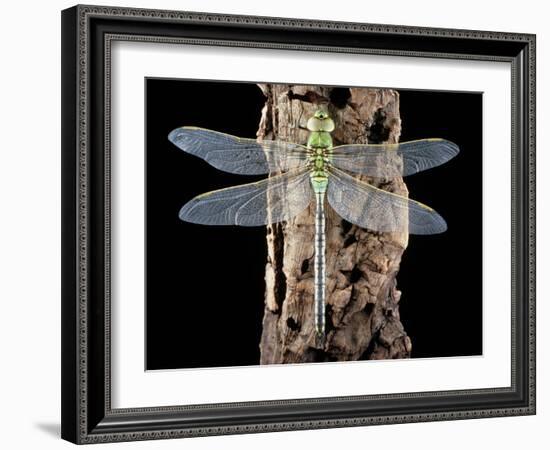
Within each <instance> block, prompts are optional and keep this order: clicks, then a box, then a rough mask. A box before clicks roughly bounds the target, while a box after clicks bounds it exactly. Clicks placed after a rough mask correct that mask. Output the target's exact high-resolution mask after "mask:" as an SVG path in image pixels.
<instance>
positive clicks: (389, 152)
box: [331, 139, 459, 178]
mask: <svg viewBox="0 0 550 450" xmlns="http://www.w3.org/2000/svg"><path fill="white" fill-rule="evenodd" d="M458 152H459V149H458V146H457V145H456V144H455V143H453V142H450V141H447V140H445V139H421V140H418V141H409V142H402V143H400V144H362V145H361V144H357V145H340V146H338V147H334V149H333V155H332V161H331V162H332V164H334V165H335V166H336V167H339V168H340V169H344V170H349V171H351V172H355V173H359V174H363V175H369V176H371V177H380V178H395V177H400V176H407V175H412V174H414V173H417V172H421V171H423V170H426V169H430V168H432V167H436V166H439V165H441V164H443V163H446V162H447V161H449V160H450V159H451V158H454V157H455V156H456V155H457V154H458Z"/></svg>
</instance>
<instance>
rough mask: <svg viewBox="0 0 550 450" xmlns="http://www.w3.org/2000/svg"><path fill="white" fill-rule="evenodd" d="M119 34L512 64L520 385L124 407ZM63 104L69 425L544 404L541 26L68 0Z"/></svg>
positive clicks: (261, 423)
mask: <svg viewBox="0 0 550 450" xmlns="http://www.w3.org/2000/svg"><path fill="white" fill-rule="evenodd" d="M114 42H143V43H155V44H158V45H159V46H160V45H165V44H171V45H178V44H182V43H184V44H186V45H199V46H217V47H227V48H254V49H266V50H268V49H276V50H280V51H283V52H284V51H296V50H299V51H302V52H323V53H324V52H327V53H335V54H347V55H380V56H389V57H392V56H394V57H410V58H420V59H422V58H435V59H444V60H452V61H457V62H460V61H486V62H503V63H506V64H509V65H510V73H511V83H510V85H511V112H512V117H511V120H510V127H511V155H512V161H511V167H512V171H511V175H510V176H511V192H510V196H511V211H510V217H511V237H510V238H511V243H512V244H511V255H512V258H511V262H510V267H511V302H510V304H511V307H512V309H511V311H510V317H511V343H510V344H511V345H510V361H511V364H510V365H511V367H510V369H511V370H510V374H509V375H510V380H511V383H510V385H509V386H504V387H503V386H492V387H486V388H479V389H477V388H476V389H459V390H433V391H421V392H406V393H379V394H375V395H373V394H370V395H353V396H346V395H338V394H337V393H336V395H335V396H330V397H309V398H306V397H304V398H300V397H298V398H290V399H288V398H287V399H278V400H262V399H258V401H242V402H231V403H223V402H220V403H204V404H196V403H195V404H185V405H179V404H178V402H177V401H176V400H174V403H173V404H171V405H170V406H158V405H150V406H145V407H131V408H115V407H113V403H112V389H113V385H112V373H113V367H114V365H115V364H114V362H113V359H112V353H111V333H113V326H115V324H113V323H112V321H111V312H112V304H111V290H110V286H111V245H112V241H111V233H110V217H111V212H112V211H111V203H110V184H111V182H112V176H113V174H112V173H111V170H110V169H111V166H110V162H111V153H110V152H111V131H112V130H111V114H110V112H111V109H110V105H111V98H112V95H113V92H112V84H111V68H112V65H111V64H112V59H111V49H112V45H113V43H114ZM62 109H63V112H62V227H63V229H62V258H63V263H62V437H63V438H64V439H66V440H69V441H71V442H74V443H78V444H85V443H99V442H113V441H133V440H143V439H167V438H177V437H193V436H207V435H219V434H238V433H255V432H270V431H283V430H303V429H314V428H329V427H346V426H364V425H376V424H390V423H405V422H421V421H439V420H456V419H469V418H483V417H498V416H511V415H527V414H535V36H534V35H531V34H515V33H502V32H487V31H470V30H451V29H435V28H420V27H405V26H394V25H377V24H363V23H344V22H327V21H313V20H303V19H280V18H270V17H252V16H232V15H216V14H204V13H194V12H180V11H159V10H145V9H129V8H112V7H100V6H81V5H79V6H75V7H73V8H70V9H67V10H64V11H63V12H62ZM136 345H142V343H139V344H136Z"/></svg>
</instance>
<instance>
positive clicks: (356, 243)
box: [258, 84, 411, 364]
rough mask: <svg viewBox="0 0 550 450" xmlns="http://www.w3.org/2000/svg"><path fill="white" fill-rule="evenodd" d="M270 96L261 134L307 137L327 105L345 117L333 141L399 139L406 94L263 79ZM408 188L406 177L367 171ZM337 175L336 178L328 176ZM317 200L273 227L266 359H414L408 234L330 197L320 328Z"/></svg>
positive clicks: (380, 182)
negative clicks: (407, 313) (360, 220)
mask: <svg viewBox="0 0 550 450" xmlns="http://www.w3.org/2000/svg"><path fill="white" fill-rule="evenodd" d="M260 88H261V89H262V91H263V93H264V94H265V96H266V103H265V106H264V108H263V111H262V117H261V121H260V125H259V130H258V139H260V140H261V139H277V140H284V141H290V142H297V143H301V144H305V143H306V141H307V137H308V131H307V129H306V122H307V119H308V118H309V117H311V116H312V115H313V113H314V112H315V110H316V109H318V108H319V107H320V106H322V107H324V108H326V109H328V112H329V114H330V115H331V117H332V119H333V120H334V122H335V124H336V128H335V130H334V132H333V133H332V137H333V140H334V145H340V144H349V143H385V142H389V143H396V142H398V140H399V135H400V132H401V119H400V115H399V94H398V92H396V91H394V90H391V89H371V88H350V89H347V88H340V87H336V88H333V87H323V86H305V85H283V84H262V85H260ZM362 179H363V180H365V181H368V182H369V183H371V184H373V185H375V186H377V187H379V188H381V189H384V190H387V191H390V192H394V193H397V194H400V195H405V196H407V195H408V191H407V187H406V185H405V183H404V182H403V179H402V178H397V179H391V180H386V179H376V178H368V177H362ZM329 182H330V180H329ZM314 209H315V204H314V202H313V201H312V203H311V205H310V207H309V208H307V209H306V210H305V211H304V212H302V213H300V214H299V215H298V216H296V217H295V218H294V219H292V220H290V221H288V222H282V223H276V224H273V225H270V226H268V227H267V247H268V257H267V264H266V272H265V281H266V292H265V309H264V318H263V332H262V337H261V341H260V351H261V359H260V363H261V364H287V363H301V362H321V361H353V360H365V359H389V358H407V357H409V356H410V352H411V341H410V339H409V337H408V336H407V333H406V332H405V330H404V327H403V325H402V323H401V320H400V317H399V300H400V297H401V293H400V292H399V291H398V290H397V288H396V276H397V273H398V270H399V265H400V262H401V257H402V254H403V251H404V250H405V248H406V247H407V242H408V235H407V233H377V232H373V231H369V230H365V229H362V228H359V227H358V226H356V225H352V224H350V223H348V222H346V221H344V220H343V219H341V218H340V217H339V216H338V215H337V214H336V213H335V212H334V211H333V210H332V209H331V208H330V206H329V205H328V204H327V205H326V215H327V224H326V245H327V247H326V258H327V286H326V289H327V306H326V308H327V317H326V326H327V331H326V339H325V340H324V342H319V340H317V339H316V338H315V331H314V303H313V301H314V294H313V292H314V289H313V287H314V282H313V256H314V255H313V252H314V247H313V246H314V231H315V230H314Z"/></svg>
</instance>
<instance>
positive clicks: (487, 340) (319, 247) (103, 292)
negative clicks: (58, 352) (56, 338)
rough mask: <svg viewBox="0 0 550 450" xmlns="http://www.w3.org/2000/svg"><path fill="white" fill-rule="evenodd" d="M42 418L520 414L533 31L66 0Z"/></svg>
mask: <svg viewBox="0 0 550 450" xmlns="http://www.w3.org/2000/svg"><path fill="white" fill-rule="evenodd" d="M62 45H63V48H62V84H63V89H62V95H63V97H62V106H63V129H62V138H63V139H62V146H63V148H62V164H63V167H62V176H63V180H62V195H63V197H62V203H63V217H62V223H63V249H62V252H63V271H62V273H63V280H62V286H63V289H62V291H63V292H62V437H63V438H64V439H67V440H69V441H71V442H75V443H79V444H84V443H99V442H111V441H132V440H142V439H166V438H179V437H192V436H206V435H216V434H230V433H252V432H266V431H279V430H280V431H282V430H301V429H312V428H328V427H342V426H363V425H376V424H390V423H403V422H418V421H436V420H454V419H467V418H484V417H496V416H509V415H526V414H534V413H535V288H534V283H535V280H534V276H535V275H534V274H535V270H534V269H535V254H534V251H535V250H534V249H535V184H534V183H535V181H534V176H535V36H534V35H531V34H513V33H503V32H487V31H469V30H451V29H433V28H417V27H404V26H394V25H391V26H390V25H375V24H363V23H344V22H325V21H311V20H303V19H280V18H271V17H252V16H231V15H216V14H203V13H190V12H179V11H158V10H144V9H127V8H111V7H99V6H75V7H73V8H70V9H67V10H65V11H63V12H62Z"/></svg>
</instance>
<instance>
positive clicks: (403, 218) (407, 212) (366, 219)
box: [327, 167, 447, 234]
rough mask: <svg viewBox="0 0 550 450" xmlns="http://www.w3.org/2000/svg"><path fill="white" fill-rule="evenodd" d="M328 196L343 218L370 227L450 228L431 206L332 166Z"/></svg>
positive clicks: (427, 231)
mask: <svg viewBox="0 0 550 450" xmlns="http://www.w3.org/2000/svg"><path fill="white" fill-rule="evenodd" d="M327 198H328V201H329V203H330V205H331V206H332V208H333V209H334V210H335V211H336V212H337V213H338V214H339V215H340V216H341V217H342V218H344V219H346V220H347V221H348V222H351V223H354V224H356V225H359V226H360V227H363V228H368V229H370V230H374V231H408V232H409V233H411V234H436V233H442V232H443V231H445V230H446V229H447V224H446V223H445V220H444V219H443V218H442V217H441V216H440V215H439V214H438V213H437V212H435V211H434V210H433V209H432V208H430V207H429V206H426V205H424V204H422V203H419V202H416V201H414V200H410V199H408V198H406V197H402V196H401V195H397V194H393V193H391V192H387V191H383V190H381V189H378V188H376V187H374V186H372V185H370V184H368V183H365V182H363V181H360V180H357V179H355V178H353V177H352V176H350V175H348V174H347V173H345V172H343V171H341V170H339V169H337V168H335V167H331V168H330V176H329V182H328V192H327Z"/></svg>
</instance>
